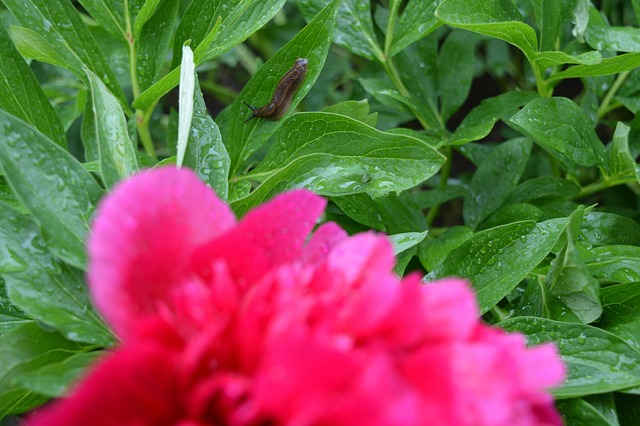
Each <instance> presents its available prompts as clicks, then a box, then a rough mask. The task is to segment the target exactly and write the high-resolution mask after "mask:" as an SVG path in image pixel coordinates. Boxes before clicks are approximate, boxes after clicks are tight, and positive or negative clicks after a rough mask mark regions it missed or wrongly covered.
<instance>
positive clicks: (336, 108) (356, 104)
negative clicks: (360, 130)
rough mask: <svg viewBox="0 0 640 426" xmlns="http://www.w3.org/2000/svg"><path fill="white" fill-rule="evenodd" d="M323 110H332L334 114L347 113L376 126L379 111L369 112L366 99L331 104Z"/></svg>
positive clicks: (348, 115)
mask: <svg viewBox="0 0 640 426" xmlns="http://www.w3.org/2000/svg"><path fill="white" fill-rule="evenodd" d="M322 112H331V113H333V114H340V115H346V116H347V117H350V118H353V119H354V120H358V121H361V122H363V123H364V124H367V125H369V126H371V127H376V122H377V121H378V113H376V112H374V113H371V114H369V102H368V101H367V100H366V99H363V100H361V101H344V102H340V103H339V104H334V105H329V106H328V107H326V108H325V109H323V110H322Z"/></svg>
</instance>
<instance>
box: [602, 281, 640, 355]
mask: <svg viewBox="0 0 640 426" xmlns="http://www.w3.org/2000/svg"><path fill="white" fill-rule="evenodd" d="M600 294H601V296H602V307H603V312H602V320H601V321H600V325H601V327H602V328H604V329H605V330H607V331H609V332H611V333H613V334H615V335H617V336H620V337H622V338H623V339H625V340H626V341H627V343H629V344H630V345H633V346H634V347H635V348H636V349H640V282H636V283H626V284H617V285H612V286H607V287H604V288H602V290H601V291H600Z"/></svg>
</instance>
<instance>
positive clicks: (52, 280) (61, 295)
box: [0, 203, 113, 345]
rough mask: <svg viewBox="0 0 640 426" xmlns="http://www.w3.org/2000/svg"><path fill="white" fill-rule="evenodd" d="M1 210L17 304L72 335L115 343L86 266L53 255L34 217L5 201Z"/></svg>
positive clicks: (1, 244)
mask: <svg viewBox="0 0 640 426" xmlns="http://www.w3.org/2000/svg"><path fill="white" fill-rule="evenodd" d="M0 213H1V215H0V236H1V237H2V238H0V253H3V254H5V255H7V256H6V258H4V259H3V262H2V264H0V274H2V275H4V277H5V281H6V287H7V293H8V295H9V297H10V298H11V300H12V301H13V303H14V304H15V305H16V306H18V307H19V308H21V309H22V310H24V311H25V312H26V313H28V314H29V315H30V316H32V317H33V318H35V319H38V320H41V321H42V322H44V323H47V324H51V325H53V326H55V327H56V328H57V329H59V330H60V331H61V332H62V333H63V334H64V335H65V336H67V337H68V338H69V339H71V340H75V341H81V342H87V343H96V344H101V345H109V344H111V343H112V341H113V337H112V335H111V333H110V332H109V330H108V329H107V327H106V326H105V324H104V322H103V321H102V320H101V319H100V318H99V317H98V314H97V313H96V312H95V311H94V310H93V308H92V307H91V302H90V300H89V296H88V293H87V286H86V284H85V282H84V279H83V273H82V271H79V270H76V269H74V268H71V267H69V266H67V265H65V264H63V263H61V262H59V261H57V260H56V259H55V258H53V256H51V254H50V253H49V252H48V251H47V245H46V243H45V242H44V240H43V239H42V237H40V236H39V235H38V226H37V225H36V224H35V223H34V222H33V221H32V220H31V219H30V218H29V217H28V216H25V215H22V214H20V213H18V212H17V211H15V210H13V209H11V208H10V207H8V206H6V205H4V204H2V203H0ZM3 257H4V256H3Z"/></svg>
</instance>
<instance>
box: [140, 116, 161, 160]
mask: <svg viewBox="0 0 640 426" xmlns="http://www.w3.org/2000/svg"><path fill="white" fill-rule="evenodd" d="M149 111H153V106H152V107H151V108H150V109H149ZM150 119H151V113H147V114H145V113H144V112H143V111H142V110H136V127H137V128H138V136H140V142H142V146H143V147H144V152H146V153H147V155H148V156H150V157H151V158H153V159H156V160H157V158H158V157H157V155H156V149H155V147H154V146H153V138H152V137H151V133H150V132H149V121H150Z"/></svg>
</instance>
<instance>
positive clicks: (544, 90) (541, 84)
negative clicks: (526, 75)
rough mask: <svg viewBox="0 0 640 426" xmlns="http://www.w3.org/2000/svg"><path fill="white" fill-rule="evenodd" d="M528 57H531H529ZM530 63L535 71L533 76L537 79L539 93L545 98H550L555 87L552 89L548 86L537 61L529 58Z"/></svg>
mask: <svg viewBox="0 0 640 426" xmlns="http://www.w3.org/2000/svg"><path fill="white" fill-rule="evenodd" d="M527 59H529V58H528V57H527ZM529 63H530V64H531V70H532V71H533V76H534V77H535V79H536V88H537V89H538V94H539V95H540V96H542V97H543V98H548V97H550V96H551V95H552V94H553V89H550V88H549V86H547V83H546V82H545V81H544V78H543V76H542V74H541V73H540V69H538V66H537V65H536V62H535V61H532V60H530V59H529Z"/></svg>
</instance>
